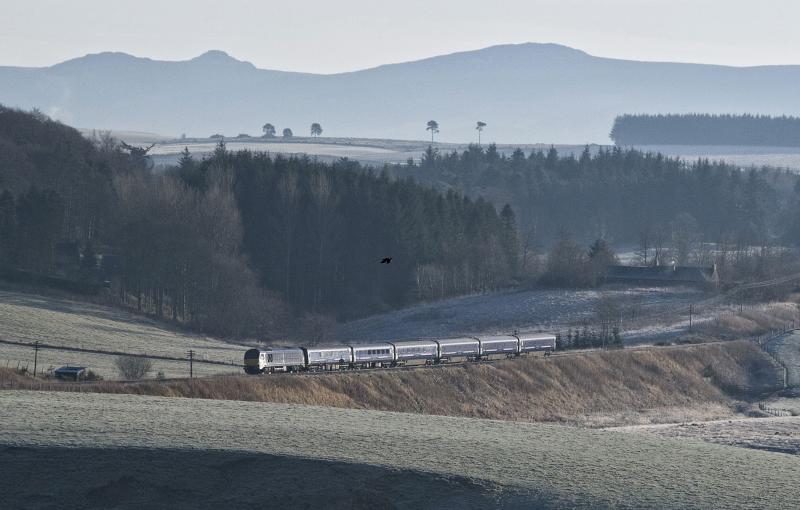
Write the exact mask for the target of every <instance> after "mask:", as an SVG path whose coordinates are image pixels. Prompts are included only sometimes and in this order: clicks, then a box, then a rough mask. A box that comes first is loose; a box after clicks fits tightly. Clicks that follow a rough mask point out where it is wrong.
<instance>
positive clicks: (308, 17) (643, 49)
mask: <svg viewBox="0 0 800 510" xmlns="http://www.w3.org/2000/svg"><path fill="white" fill-rule="evenodd" d="M798 22H800V1H798V0H760V1H758V2H755V1H753V0H507V1H504V0H496V1H494V2H492V1H489V0H480V1H478V0H396V1H391V2H389V1H381V0H296V1H292V0H280V1H273V0H260V1H250V0H222V1H220V0H214V1H210V0H157V1H152V0H135V1H128V0H72V1H64V0H13V1H12V0H0V65H16V66H47V65H51V64H54V63H57V62H60V61H63V60H66V59H69V58H73V57H76V56H82V55H84V54H86V53H96V52H100V51H124V52H126V53H131V54H134V55H137V56H144V57H151V58H155V59H161V60H185V59H188V58H191V57H194V56H197V55H198V54H200V53H203V52H204V51H206V50H209V49H220V50H224V51H227V52H228V53H230V54H231V55H232V56H234V57H236V58H239V59H242V60H247V61H250V62H252V63H254V64H255V65H256V66H257V67H261V68H269V69H282V70H293V71H308V72H319V73H333V72H339V71H351V70H355V69H362V68H366V67H372V66H375V65H380V64H384V63H390V62H402V61H407V60H415V59H419V58H424V57H428V56H433V55H439V54H443V53H452V52H454V51H462V50H469V49H477V48H482V47H485V46H490V45H494V44H502V43H518V42H526V41H533V42H555V43H560V44H565V45H568V46H572V47H575V48H579V49H582V50H585V51H587V52H589V53H591V54H594V55H599V56H609V57H618V58H626V59H639V60H670V61H687V62H704V63H718V64H729V65H759V64H800V30H797V24H798Z"/></svg>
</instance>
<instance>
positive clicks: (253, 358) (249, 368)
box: [244, 349, 264, 374]
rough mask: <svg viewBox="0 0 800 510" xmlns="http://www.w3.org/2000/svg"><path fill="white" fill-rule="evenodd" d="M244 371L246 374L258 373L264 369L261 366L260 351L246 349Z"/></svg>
mask: <svg viewBox="0 0 800 510" xmlns="http://www.w3.org/2000/svg"><path fill="white" fill-rule="evenodd" d="M244 371H245V373H247V374H260V373H261V372H263V371H264V369H263V368H262V367H261V351H259V350H258V349H248V350H247V351H246V352H245V353H244Z"/></svg>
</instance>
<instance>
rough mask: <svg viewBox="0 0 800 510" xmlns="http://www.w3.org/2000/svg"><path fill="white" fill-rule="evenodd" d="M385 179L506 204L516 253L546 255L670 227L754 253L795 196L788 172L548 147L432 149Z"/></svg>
mask: <svg viewBox="0 0 800 510" xmlns="http://www.w3.org/2000/svg"><path fill="white" fill-rule="evenodd" d="M392 173H393V174H394V175H396V176H397V177H413V178H414V179H415V180H416V181H418V182H423V183H428V184H429V185H431V186H438V187H440V188H442V189H445V188H447V189H455V190H457V191H459V192H462V193H464V194H466V195H467V196H482V197H484V198H485V199H487V200H489V201H491V202H494V203H509V204H511V206H512V207H513V208H514V211H515V212H516V213H517V220H518V223H519V231H520V238H521V242H522V243H523V246H525V245H526V244H527V245H533V246H535V245H536V244H539V245H544V246H547V245H549V244H551V243H552V242H553V241H554V240H556V239H558V238H559V237H560V236H561V234H562V233H564V232H568V233H569V234H571V235H572V236H573V237H575V238H576V239H578V240H580V241H581V242H582V243H590V242H592V241H593V240H595V239H597V238H603V239H606V240H608V241H609V242H613V243H636V242H638V241H639V239H640V237H641V235H642V233H645V232H655V231H659V230H665V229H667V228H666V227H669V226H670V225H671V224H674V223H676V222H678V223H681V224H683V225H684V227H683V229H684V230H688V231H689V234H688V235H690V237H691V238H692V239H705V240H707V241H715V242H722V241H726V242H738V243H746V244H751V245H759V244H763V243H766V242H770V241H773V240H776V239H783V238H784V237H783V236H784V235H786V234H787V232H788V230H787V229H788V228H789V227H790V225H791V224H792V223H793V222H795V221H796V219H798V215H797V213H796V210H795V209H794V208H793V204H794V203H795V202H796V200H797V199H798V197H800V188H795V184H796V183H797V182H798V178H797V176H796V175H794V174H790V173H788V172H779V171H774V170H769V169H760V170H747V171H741V170H739V169H738V168H736V167H734V166H730V165H726V164H724V163H715V162H709V161H705V160H701V161H696V162H692V163H687V162H683V161H681V160H679V159H675V158H669V157H664V156H662V155H661V154H648V153H644V152H641V151H636V150H625V149H621V148H612V149H602V148H601V149H600V150H598V151H596V152H595V153H594V154H593V153H592V152H591V151H590V150H589V148H588V147H587V148H586V149H585V150H584V151H583V153H582V154H580V155H578V156H577V157H573V156H571V155H570V156H567V157H561V156H559V154H558V152H557V151H556V150H555V149H552V148H551V149H550V150H548V151H534V152H531V153H529V154H526V153H524V152H522V151H521V150H517V151H515V152H514V153H513V154H511V155H510V156H505V155H503V154H500V153H499V152H498V151H497V149H496V148H495V147H494V146H491V145H490V146H489V147H488V148H480V147H478V146H472V147H470V148H469V149H468V150H466V151H464V152H462V153H456V152H451V153H445V154H440V153H438V152H437V151H436V150H435V149H430V150H428V152H427V153H426V154H425V155H424V157H423V158H422V161H421V163H419V164H413V165H401V166H395V167H393V168H392ZM667 230H668V229H667ZM790 237H791V238H786V240H787V241H790V242H796V241H799V240H800V238H794V237H793V235H792V236H790Z"/></svg>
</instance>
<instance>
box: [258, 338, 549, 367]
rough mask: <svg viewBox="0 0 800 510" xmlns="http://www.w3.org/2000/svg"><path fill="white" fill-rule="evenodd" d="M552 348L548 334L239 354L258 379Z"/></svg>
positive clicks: (477, 358)
mask: <svg viewBox="0 0 800 510" xmlns="http://www.w3.org/2000/svg"><path fill="white" fill-rule="evenodd" d="M555 348H556V337H555V336H554V335H550V334H545V333H520V334H515V335H493V336H481V337H460V338H446V339H440V340H411V341H402V342H380V343H374V344H357V345H332V346H322V347H289V348H268V349H249V350H248V351H246V352H245V353H244V371H245V372H246V373H248V374H262V373H265V372H267V373H272V372H298V371H311V372H314V371H322V370H347V369H360V368H386V367H395V366H404V365H410V364H425V365H432V364H440V363H453V362H467V361H480V360H488V359H498V358H504V357H505V358H512V357H515V356H521V355H525V354H528V353H533V352H544V354H545V355H549V354H550V353H551V352H552V351H554V350H555Z"/></svg>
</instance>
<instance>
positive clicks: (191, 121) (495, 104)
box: [0, 43, 800, 143]
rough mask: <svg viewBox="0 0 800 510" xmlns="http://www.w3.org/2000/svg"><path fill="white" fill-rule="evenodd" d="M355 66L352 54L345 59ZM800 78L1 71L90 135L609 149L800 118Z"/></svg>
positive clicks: (409, 67) (528, 54)
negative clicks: (772, 118) (689, 130)
mask: <svg viewBox="0 0 800 510" xmlns="http://www.w3.org/2000/svg"><path fill="white" fill-rule="evenodd" d="M336 58H345V59H346V56H341V55H339V56H337V57H336ZM798 83H800V66H763V67H744V68H742V67H725V66H715V65H704V64H681V63H656V62H637V61H626V60H616V59H609V58H600V57H595V56H592V55H589V54H587V53H584V52H582V51H578V50H575V49H571V48H568V47H565V46H560V45H555V44H533V43H527V44H518V45H503V46H494V47H490V48H486V49H482V50H477V51H469V52H463V53H454V54H451V55H444V56H439V57H433V58H428V59H424V60H419V61H415V62H407V63H401V64H391V65H384V66H380V67H376V68H373V69H366V70H363V71H356V72H350V73H341V74H333V75H319V74H308V73H292V72H282V71H273V70H264V69H258V68H256V67H255V66H253V65H252V64H250V63H249V62H242V61H239V60H236V59H235V58H232V57H231V56H229V55H227V54H226V53H224V52H221V51H209V52H207V53H204V54H203V55H200V56H199V57H197V58H193V59H191V60H188V61H181V62H165V61H157V60H151V59H147V58H138V57H134V56H131V55H127V54H124V53H100V54H95V55H87V56H85V57H81V58H76V59H73V60H69V61H66V62H63V63H60V64H57V65H54V66H51V67H45V68H21V67H0V103H3V104H6V105H8V106H18V107H22V108H31V107H38V108H39V109H41V110H42V111H43V112H45V113H47V114H49V115H51V116H52V117H55V118H58V119H62V120H64V121H65V122H67V123H69V124H72V125H76V126H82V127H87V128H114V129H121V130H138V131H153V132H158V133H165V134H174V135H178V134H180V133H186V134H187V135H190V136H208V135H211V134H212V133H223V134H225V135H228V136H235V135H236V134H238V133H242V132H247V133H250V134H260V126H261V125H262V124H264V123H265V122H270V123H272V124H274V125H275V126H276V127H277V128H278V132H280V131H281V130H282V129H283V128H284V127H290V128H292V130H293V131H294V132H295V134H306V133H307V131H308V129H309V126H310V124H311V123H312V122H319V123H321V124H322V127H323V129H324V133H323V134H324V135H331V136H358V137H373V138H406V139H420V138H422V139H424V138H425V137H426V136H427V133H426V131H425V124H426V122H427V121H428V120H431V119H435V120H437V121H438V122H439V125H440V129H441V133H440V135H439V136H440V138H441V140H442V141H454V142H463V141H470V140H474V139H476V138H477V137H476V132H475V123H476V121H478V120H482V121H484V122H486V123H487V124H488V126H487V127H486V130H485V131H484V134H483V140H484V141H491V140H496V141H498V142H508V143H532V142H545V143H550V142H553V143H584V142H596V143H607V142H608V141H609V138H608V133H609V131H610V129H611V126H612V123H613V121H614V118H615V117H616V116H617V115H618V114H622V113H662V112H663V113H666V112H669V113H686V112H708V113H759V114H770V115H783V114H786V115H800V95H798V94H797V87H798Z"/></svg>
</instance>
